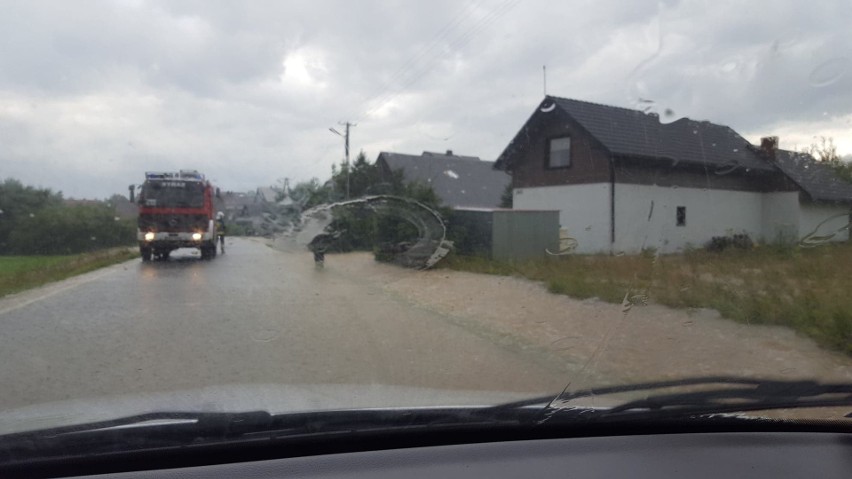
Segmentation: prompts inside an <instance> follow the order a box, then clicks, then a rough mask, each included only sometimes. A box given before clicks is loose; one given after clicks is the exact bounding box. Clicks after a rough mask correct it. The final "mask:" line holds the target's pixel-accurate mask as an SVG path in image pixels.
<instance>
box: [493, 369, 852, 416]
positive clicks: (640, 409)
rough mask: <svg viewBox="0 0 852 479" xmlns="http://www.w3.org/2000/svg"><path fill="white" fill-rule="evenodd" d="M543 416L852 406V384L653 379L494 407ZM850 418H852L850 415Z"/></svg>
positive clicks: (696, 413)
mask: <svg viewBox="0 0 852 479" xmlns="http://www.w3.org/2000/svg"><path fill="white" fill-rule="evenodd" d="M687 387H700V388H701V389H698V390H690V391H686V392H673V393H667V394H653V395H649V396H647V397H645V398H642V399H636V400H630V401H627V402H624V403H621V404H619V405H617V406H614V407H606V408H599V409H592V410H589V409H587V408H583V407H582V406H579V407H576V408H575V407H573V406H571V405H569V404H568V403H570V402H571V401H574V400H577V399H583V398H591V397H595V396H608V395H613V394H619V393H630V392H641V391H649V392H650V391H659V390H663V389H671V388H681V389H682V388H687ZM541 405H544V408H543V409H542V410H541V413H542V414H541V416H542V417H549V416H552V415H553V414H555V413H559V412H560V411H563V410H564V411H572V410H576V409H582V411H583V417H584V418H586V419H623V418H626V417H630V418H631V419H637V418H648V419H661V418H666V417H688V416H701V415H710V414H727V413H738V412H747V411H765V410H770V409H793V408H824V407H843V406H852V383H820V382H816V381H784V380H775V379H759V378H740V377H734V376H710V377H697V378H687V379H678V380H672V381H655V382H646V383H636V384H628V385H619V386H611V387H603V388H594V389H584V390H579V391H572V392H567V391H566V392H563V393H562V394H560V395H558V396H556V397H553V396H546V397H540V398H536V399H529V400H525V401H518V402H513V403H507V404H502V405H500V406H495V408H494V409H498V410H499V409H518V408H528V407H532V406H541ZM846 417H852V413H850V414H847V415H846Z"/></svg>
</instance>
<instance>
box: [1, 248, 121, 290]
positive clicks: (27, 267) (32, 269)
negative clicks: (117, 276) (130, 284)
mask: <svg viewBox="0 0 852 479" xmlns="http://www.w3.org/2000/svg"><path fill="white" fill-rule="evenodd" d="M136 256H137V253H136V252H135V251H134V250H133V249H130V248H113V249H108V250H103V251H97V252H92V253H83V254H76V255H68V256H0V297H2V296H5V295H7V294H10V293H15V292H18V291H23V290H25V289H29V288H34V287H36V286H41V285H43V284H46V283H50V282H53V281H59V280H62V279H65V278H69V277H71V276H75V275H78V274H82V273H86V272H89V271H93V270H95V269H98V268H102V267H104V266H109V265H111V264H114V263H119V262H122V261H127V260H128V259H131V258H134V257H136Z"/></svg>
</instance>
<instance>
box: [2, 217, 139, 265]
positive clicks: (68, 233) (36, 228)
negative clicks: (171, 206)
mask: <svg viewBox="0 0 852 479" xmlns="http://www.w3.org/2000/svg"><path fill="white" fill-rule="evenodd" d="M135 241H136V225H135V223H134V222H133V221H132V220H120V219H118V218H117V217H116V216H115V212H114V211H113V210H112V209H111V208H109V207H107V206H106V205H96V206H93V205H86V206H73V207H65V206H53V207H47V208H44V209H41V210H39V211H37V212H35V213H33V214H31V215H30V216H27V217H25V218H22V219H20V220H19V221H17V223H16V224H15V228H14V230H12V232H11V233H10V234H9V240H8V247H9V252H11V253H13V254H24V255H34V254H40V255H56V254H76V253H83V252H87V251H95V250H99V249H104V248H110V247H113V246H124V245H131V244H133V243H134V242H135Z"/></svg>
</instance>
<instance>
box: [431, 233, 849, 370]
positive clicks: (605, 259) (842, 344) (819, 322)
mask: <svg viewBox="0 0 852 479" xmlns="http://www.w3.org/2000/svg"><path fill="white" fill-rule="evenodd" d="M443 267H448V268H453V269H457V270H463V271H471V272H477V273H487V274H499V275H514V276H520V277H524V278H528V279H531V280H536V281H542V282H544V283H545V284H546V286H547V288H548V289H549V290H550V291H551V292H553V293H558V294H566V295H569V296H572V297H576V298H581V299H582V298H589V297H597V298H600V299H601V300H604V301H608V302H613V303H620V302H622V301H623V300H624V298H625V296H628V297H632V296H636V295H639V296H647V297H648V298H649V299H650V301H652V302H655V303H658V304H663V305H666V306H671V307H675V308H712V309H716V310H718V311H719V312H720V313H721V314H722V316H724V317H726V318H730V319H733V320H736V321H741V322H745V323H753V324H774V325H782V326H787V327H790V328H792V329H794V330H796V331H798V332H800V333H802V334H804V335H806V336H808V337H811V338H813V339H814V340H816V341H817V342H818V343H819V344H820V345H822V346H824V347H827V348H830V349H835V350H838V351H842V352H844V353H846V354H849V355H852V272H850V269H852V244H849V243H843V244H830V245H823V246H820V247H817V248H812V249H794V248H773V247H758V248H755V249H752V250H747V251H744V250H727V251H724V252H721V253H713V252H707V251H692V252H688V253H685V254H682V255H662V256H655V255H651V254H647V255H639V256H620V257H618V256H608V255H591V256H564V257H553V258H543V259H540V260H532V261H521V262H513V263H507V262H499V261H492V260H487V259H483V258H471V257H463V256H451V257H449V258H447V260H446V261H445V262H443Z"/></svg>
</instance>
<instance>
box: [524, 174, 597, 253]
mask: <svg viewBox="0 0 852 479" xmlns="http://www.w3.org/2000/svg"><path fill="white" fill-rule="evenodd" d="M609 187H610V185H609V183H594V184H586V185H570V186H543V187H536V188H516V189H514V190H513V201H514V203H513V207H514V208H515V209H519V210H554V209H558V210H559V224H560V226H561V227H562V228H564V229H566V230H567V231H568V235H569V236H571V237H572V238H575V239H576V240H577V243H578V245H577V249H576V252H578V253H609V252H610V189H609Z"/></svg>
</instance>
